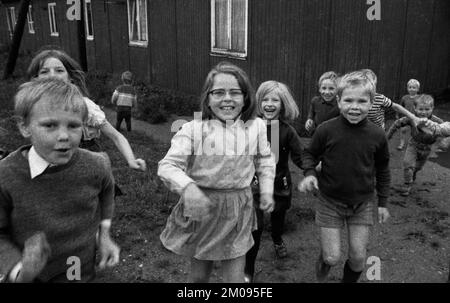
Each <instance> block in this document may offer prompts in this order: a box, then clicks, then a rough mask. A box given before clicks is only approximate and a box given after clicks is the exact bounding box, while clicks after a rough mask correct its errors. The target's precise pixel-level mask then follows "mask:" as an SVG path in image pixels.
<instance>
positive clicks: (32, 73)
mask: <svg viewBox="0 0 450 303" xmlns="http://www.w3.org/2000/svg"><path fill="white" fill-rule="evenodd" d="M48 58H55V59H58V60H59V61H61V63H62V64H63V65H64V67H65V68H66V70H67V73H68V74H69V77H70V80H71V81H72V82H73V84H75V85H76V86H78V88H79V89H80V91H81V93H82V94H83V95H84V96H86V97H88V96H89V92H88V89H87V87H86V80H85V74H84V72H83V70H82V69H81V67H80V65H79V64H78V63H77V62H76V61H75V60H74V59H72V58H71V57H70V56H69V55H68V54H67V53H66V52H64V51H62V50H58V49H45V50H41V51H39V52H38V53H37V55H35V56H34V58H33V60H31V63H30V65H29V66H28V70H27V78H28V80H31V79H33V78H36V77H38V76H39V71H40V69H41V68H42V66H43V65H44V63H45V61H46V60H47V59H48Z"/></svg>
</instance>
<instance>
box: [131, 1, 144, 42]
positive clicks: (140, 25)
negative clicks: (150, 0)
mask: <svg viewBox="0 0 450 303" xmlns="http://www.w3.org/2000/svg"><path fill="white" fill-rule="evenodd" d="M127 8H128V35H129V39H130V45H139V46H147V43H148V37H147V0H128V1H127Z"/></svg>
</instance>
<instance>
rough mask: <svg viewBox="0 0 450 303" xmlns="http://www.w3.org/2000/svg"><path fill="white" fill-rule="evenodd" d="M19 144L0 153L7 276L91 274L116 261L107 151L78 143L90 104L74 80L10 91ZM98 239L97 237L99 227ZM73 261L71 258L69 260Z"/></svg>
mask: <svg viewBox="0 0 450 303" xmlns="http://www.w3.org/2000/svg"><path fill="white" fill-rule="evenodd" d="M15 114H16V116H17V117H18V118H19V122H18V126H19V130H20V132H21V134H22V135H23V136H24V137H26V138H29V139H30V140H31V143H32V145H28V146H22V147H20V148H19V149H18V150H16V151H15V152H13V153H11V154H10V155H9V157H7V158H5V159H4V160H2V161H0V276H3V277H8V279H9V281H11V282H33V281H35V282H68V281H69V276H68V275H66V271H67V270H68V269H69V268H70V266H71V264H73V263H72V262H73V261H70V260H71V258H74V257H76V258H78V261H79V264H80V265H81V269H80V270H79V273H80V276H79V277H78V278H77V277H75V281H81V282H87V281H90V280H92V279H93V278H94V277H95V255H96V246H97V247H98V250H99V253H100V258H101V260H100V268H104V267H106V266H108V267H109V266H114V265H115V264H117V263H118V261H119V247H118V246H117V245H116V244H115V243H114V242H113V241H112V240H111V238H110V233H109V229H110V226H111V218H112V215H113V210H114V198H113V194H114V179H113V176H112V172H111V167H110V163H109V159H108V158H107V157H105V155H103V154H99V153H93V152H90V151H86V150H82V149H79V148H78V145H79V143H80V139H81V135H82V127H83V122H84V121H85V120H86V118H87V108H86V104H85V102H84V100H83V96H82V95H81V93H80V91H79V90H78V88H77V87H76V86H75V85H73V84H70V83H68V82H65V81H62V80H59V79H43V80H34V81H32V82H28V83H25V84H23V85H22V86H21V87H20V89H19V92H18V93H17V94H16V97H15ZM97 232H98V233H99V234H98V240H96V234H97ZM68 264H70V265H68Z"/></svg>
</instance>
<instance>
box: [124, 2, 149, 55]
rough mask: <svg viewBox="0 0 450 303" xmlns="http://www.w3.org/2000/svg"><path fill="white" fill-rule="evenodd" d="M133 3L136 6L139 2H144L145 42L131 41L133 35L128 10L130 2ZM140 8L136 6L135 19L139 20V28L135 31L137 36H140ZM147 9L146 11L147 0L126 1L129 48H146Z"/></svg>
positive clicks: (131, 21)
mask: <svg viewBox="0 0 450 303" xmlns="http://www.w3.org/2000/svg"><path fill="white" fill-rule="evenodd" d="M131 1H134V2H135V3H136V4H138V2H139V1H144V4H145V28H146V29H147V30H146V32H145V40H132V37H133V33H132V23H133V20H132V18H131V16H130V13H131V10H130V2H131ZM139 7H140V6H139V5H137V7H136V12H137V14H136V17H137V18H138V19H139V20H138V24H139V26H137V31H138V36H141V34H140V33H139V32H140V30H141V26H140V25H141V23H140V22H141V20H140V14H139V9H140V8H139ZM147 9H148V5H147V0H127V17H128V45H130V46H139V47H148V14H147Z"/></svg>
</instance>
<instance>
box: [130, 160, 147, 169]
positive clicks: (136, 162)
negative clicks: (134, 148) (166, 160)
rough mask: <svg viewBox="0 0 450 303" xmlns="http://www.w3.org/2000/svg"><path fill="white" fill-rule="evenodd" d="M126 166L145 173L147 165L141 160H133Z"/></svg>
mask: <svg viewBox="0 0 450 303" xmlns="http://www.w3.org/2000/svg"><path fill="white" fill-rule="evenodd" d="M128 166H129V167H130V168H132V169H136V170H141V171H146V170H147V164H146V163H145V161H144V160H142V159H135V160H134V161H131V162H129V163H128Z"/></svg>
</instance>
